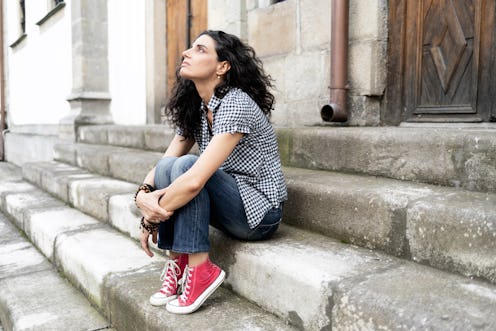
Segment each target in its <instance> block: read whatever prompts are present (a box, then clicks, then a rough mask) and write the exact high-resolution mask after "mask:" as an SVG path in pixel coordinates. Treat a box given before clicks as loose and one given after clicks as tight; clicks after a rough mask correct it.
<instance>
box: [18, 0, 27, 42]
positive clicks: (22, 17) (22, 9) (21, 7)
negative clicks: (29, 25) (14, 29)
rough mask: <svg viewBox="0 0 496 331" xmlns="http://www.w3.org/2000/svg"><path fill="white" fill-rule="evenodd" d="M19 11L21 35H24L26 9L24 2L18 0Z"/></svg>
mask: <svg viewBox="0 0 496 331" xmlns="http://www.w3.org/2000/svg"><path fill="white" fill-rule="evenodd" d="M19 10H20V15H19V18H20V23H21V34H25V33H26V7H25V4H24V0H19Z"/></svg>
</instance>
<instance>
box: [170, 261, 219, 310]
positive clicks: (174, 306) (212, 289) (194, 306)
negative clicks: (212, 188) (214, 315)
mask: <svg viewBox="0 0 496 331" xmlns="http://www.w3.org/2000/svg"><path fill="white" fill-rule="evenodd" d="M225 278H226V273H225V272H224V270H221V271H220V274H219V276H217V278H216V279H215V281H214V282H213V283H212V284H210V286H209V287H207V289H206V290H205V291H204V292H203V293H202V294H201V295H200V296H199V297H198V298H196V300H195V302H193V303H192V304H191V305H189V306H185V307H180V306H179V305H178V304H179V301H178V299H176V300H173V301H170V302H169V303H168V304H167V306H166V307H165V308H166V309H167V311H168V312H170V313H173V314H190V313H192V312H194V311H196V310H197V309H198V308H200V306H201V305H202V304H203V303H204V302H205V300H207V298H208V297H209V296H210V295H211V294H212V293H214V292H215V290H216V289H217V288H218V287H219V286H220V284H222V282H223V281H224V279H225ZM174 301H175V302H176V303H177V304H175V303H173V302H174Z"/></svg>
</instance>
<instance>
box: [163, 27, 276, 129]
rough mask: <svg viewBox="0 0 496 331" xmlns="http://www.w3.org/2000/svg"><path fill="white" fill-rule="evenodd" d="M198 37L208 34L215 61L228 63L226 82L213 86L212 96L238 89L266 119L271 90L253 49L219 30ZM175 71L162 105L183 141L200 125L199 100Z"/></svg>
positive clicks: (203, 33)
mask: <svg viewBox="0 0 496 331" xmlns="http://www.w3.org/2000/svg"><path fill="white" fill-rule="evenodd" d="M202 35H208V36H210V37H211V38H212V39H213V40H214V41H215V50H216V52H217V59H218V61H228V62H229V63H230V64H231V69H230V70H229V71H227V73H226V79H225V80H224V81H223V82H222V83H220V84H219V85H217V86H216V87H215V91H214V93H215V95H216V96H217V97H222V93H223V91H226V90H228V89H226V87H228V88H232V87H237V88H240V89H241V90H243V91H244V92H246V93H247V94H248V95H249V96H250V97H251V98H252V99H253V100H254V101H255V102H256V103H257V105H258V106H259V107H260V109H261V110H262V111H263V112H264V114H266V115H267V116H268V117H270V114H271V111H272V109H273V108H272V106H273V104H274V96H273V95H272V93H271V92H270V91H269V89H270V88H272V87H273V85H272V78H271V77H270V75H268V74H266V73H265V72H264V69H263V64H262V61H261V60H260V59H259V58H258V57H257V56H256V53H255V50H254V49H253V48H252V47H250V46H248V45H246V44H244V43H243V42H242V41H241V40H240V39H239V38H238V37H236V36H234V35H231V34H228V33H225V32H223V31H212V30H206V31H203V32H202V33H200V34H199V35H198V37H200V36H202ZM179 69H180V68H178V69H177V70H176V82H175V84H174V86H173V88H172V92H171V97H170V99H169V102H168V103H167V105H166V108H165V115H166V118H167V119H168V120H169V121H170V122H172V123H173V124H174V125H176V126H177V127H180V128H181V129H182V130H183V134H184V136H185V137H186V138H190V137H192V136H193V133H194V131H195V130H196V129H197V128H198V127H199V125H200V120H201V113H200V111H199V109H200V105H201V98H200V96H199V94H198V92H197V91H196V88H195V84H194V83H193V81H191V80H189V79H185V78H182V77H180V76H179Z"/></svg>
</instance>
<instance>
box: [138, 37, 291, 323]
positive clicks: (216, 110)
mask: <svg viewBox="0 0 496 331" xmlns="http://www.w3.org/2000/svg"><path fill="white" fill-rule="evenodd" d="M182 55H183V61H182V64H181V66H180V68H179V71H178V77H177V81H176V84H175V86H174V88H173V91H172V96H171V98H170V101H169V103H168V105H167V107H166V108H167V109H166V115H168V117H169V119H170V120H171V121H172V123H173V124H174V125H175V126H176V127H177V132H176V135H175V137H174V139H173V140H172V142H171V144H170V145H169V147H168V148H167V151H166V152H165V154H164V157H163V158H162V159H161V160H160V161H159V162H158V163H157V165H156V167H155V168H154V169H152V170H151V171H150V173H148V175H147V176H146V178H145V180H144V184H143V185H141V186H140V187H139V189H138V191H137V192H136V205H137V206H138V208H139V209H140V210H141V213H142V215H143V218H142V221H141V223H142V224H141V225H142V234H141V239H140V240H141V246H142V248H143V249H144V251H145V252H146V253H147V254H148V255H149V256H153V254H152V252H151V251H150V249H149V246H148V238H149V236H150V235H151V236H152V240H153V242H155V243H156V242H157V232H158V247H159V248H161V249H165V250H169V253H170V258H171V259H170V260H169V261H167V263H166V265H165V268H164V271H163V273H162V277H161V280H162V281H163V284H162V288H161V289H160V290H159V291H158V292H157V293H155V294H154V295H152V296H151V297H150V303H151V304H152V305H157V306H160V305H167V306H166V308H167V310H168V311H170V312H172V313H178V314H187V313H191V312H193V311H195V310H196V309H198V308H199V307H200V306H201V304H202V303H203V302H204V301H205V300H206V298H207V297H208V296H209V295H210V294H212V293H213V292H214V291H215V289H216V288H217V287H218V286H219V285H220V284H221V283H222V282H223V280H224V278H225V272H224V271H223V270H221V269H220V268H219V267H218V266H217V265H215V264H213V263H212V262H211V261H210V259H209V255H208V252H209V249H210V244H209V238H208V230H209V224H211V225H213V226H215V227H217V228H219V229H221V230H223V231H224V232H226V233H228V234H230V235H231V236H233V237H235V238H239V239H242V240H261V239H265V238H268V237H270V236H271V235H272V234H273V233H274V232H275V231H276V229H277V227H278V225H279V222H280V221H281V215H282V204H283V201H284V200H286V198H287V193H286V186H285V183H284V177H283V175H282V171H281V163H280V160H279V155H278V149H277V140H276V136H275V133H274V130H273V128H272V126H271V124H270V122H269V119H268V118H269V116H270V112H271V110H272V105H273V102H274V96H273V95H272V94H271V93H270V92H269V90H268V89H269V88H270V87H272V85H271V79H270V77H269V76H268V75H266V74H265V73H264V71H263V68H262V63H261V61H260V60H259V59H258V58H257V57H256V55H255V52H254V50H253V48H251V47H249V46H247V45H245V44H243V43H242V42H241V41H240V40H239V38H237V37H236V36H233V35H230V34H226V33H224V32H222V31H204V32H202V33H201V34H200V35H199V37H198V38H197V39H196V40H195V42H194V43H193V45H192V47H191V48H190V49H187V50H186V51H184V52H183V54H182ZM195 142H196V143H197V144H198V147H199V150H200V156H199V157H197V156H193V155H187V153H188V152H189V151H190V149H191V147H192V146H193V144H194V143H195ZM181 279H182V281H183V284H182V293H181V295H179V296H178V294H179V293H178V292H180V289H179V288H178V284H179V283H180V282H179V280H181Z"/></svg>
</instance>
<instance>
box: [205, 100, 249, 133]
mask: <svg viewBox="0 0 496 331" xmlns="http://www.w3.org/2000/svg"><path fill="white" fill-rule="evenodd" d="M257 108H258V106H257V105H256V103H255V102H254V101H253V100H252V99H251V98H250V97H249V96H248V95H247V94H246V93H244V92H241V91H237V92H235V93H232V94H228V95H226V96H225V97H224V100H222V103H221V104H220V106H219V109H218V110H217V112H216V114H215V118H214V127H213V134H214V135H217V134H222V133H236V132H239V133H244V134H248V133H250V132H252V128H253V125H254V113H255V111H256V110H257Z"/></svg>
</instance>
